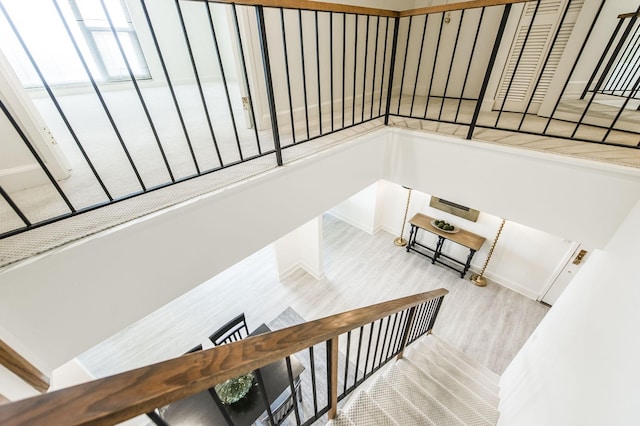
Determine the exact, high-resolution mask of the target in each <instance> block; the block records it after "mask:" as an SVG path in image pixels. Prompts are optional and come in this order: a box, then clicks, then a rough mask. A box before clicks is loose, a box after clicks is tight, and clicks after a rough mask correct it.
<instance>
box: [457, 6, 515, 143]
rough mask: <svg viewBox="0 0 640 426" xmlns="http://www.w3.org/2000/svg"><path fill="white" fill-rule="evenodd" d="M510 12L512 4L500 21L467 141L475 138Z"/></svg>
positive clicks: (505, 9) (503, 13)
mask: <svg viewBox="0 0 640 426" xmlns="http://www.w3.org/2000/svg"><path fill="white" fill-rule="evenodd" d="M509 12H511V4H507V5H505V6H504V10H503V12H502V19H501V20H500V26H499V27H498V31H497V33H496V39H495V41H494V43H493V49H492V50H491V56H490V57H489V63H488V64H487V71H486V72H485V74H484V80H483V81H482V87H480V93H479V94H478V101H477V102H476V107H475V110H474V111H473V117H472V118H471V123H469V131H468V132H467V139H471V138H472V137H473V132H474V130H475V127H476V123H477V122H478V115H479V114H480V108H482V102H483V101H484V95H485V93H486V92H487V86H488V85H489V78H490V77H491V72H492V71H493V65H494V64H495V62H496V56H497V55H498V49H499V48H500V43H501V42H502V36H503V34H504V28H505V26H506V25H507V20H508V19H509Z"/></svg>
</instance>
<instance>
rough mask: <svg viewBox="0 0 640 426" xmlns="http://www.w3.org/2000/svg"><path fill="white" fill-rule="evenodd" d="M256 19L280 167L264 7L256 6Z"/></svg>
mask: <svg viewBox="0 0 640 426" xmlns="http://www.w3.org/2000/svg"><path fill="white" fill-rule="evenodd" d="M256 18H257V23H258V34H259V35H260V52H261V54H262V66H263V67H264V79H265V83H266V88H267V99H268V100H269V117H270V118H271V131H272V132H273V146H274V148H275V151H276V161H277V163H278V166H282V148H281V146H280V132H279V130H278V117H277V116H276V101H275V98H274V96H273V80H272V79H271V63H270V62H269V47H268V45H267V31H266V28H265V23H264V10H263V8H262V6H256Z"/></svg>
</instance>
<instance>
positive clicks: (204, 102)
mask: <svg viewBox="0 0 640 426" xmlns="http://www.w3.org/2000/svg"><path fill="white" fill-rule="evenodd" d="M174 3H175V6H176V12H177V13H178V19H179V20H180V26H181V27H182V35H183V37H184V41H185V43H186V44H187V51H188V52H189V59H190V60H191V68H192V69H193V75H194V77H195V79H196V84H197V86H198V93H199V94H200V102H202V108H203V109H204V115H205V117H206V119H207V126H208V128H209V133H210V134H211V139H212V140H213V147H214V149H215V151H216V155H217V157H218V161H219V162H220V167H223V166H224V162H223V161H222V155H221V154H220V148H219V147H218V141H217V139H216V135H215V132H214V131H213V123H211V116H210V115H209V107H208V106H207V100H206V99H205V96H204V90H203V89H202V83H201V82H200V75H199V74H198V67H197V66H196V60H195V58H194V57H193V50H192V49H191V42H190V41H189V34H187V27H186V26H185V23H184V17H183V16H182V8H181V7H180V3H179V2H178V0H174Z"/></svg>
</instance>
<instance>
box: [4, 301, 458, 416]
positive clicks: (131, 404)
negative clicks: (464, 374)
mask: <svg viewBox="0 0 640 426" xmlns="http://www.w3.org/2000/svg"><path fill="white" fill-rule="evenodd" d="M447 293H448V291H447V290H445V289H438V290H433V291H429V292H426V293H420V294H416V295H413V296H407V297H403V298H399V299H395V300H391V301H388V302H383V303H378V304H375V305H370V306H367V307H364V308H359V309H354V310H351V311H347V312H343V313H341V314H336V315H331V316H329V317H326V318H322V319H319V320H315V321H310V322H306V323H303V324H300V325H295V326H292V327H288V328H285V329H282V330H277V331H274V332H271V333H266V334H261V335H257V336H253V337H249V338H246V339H244V340H241V341H239V342H235V343H231V344H228V345H222V346H218V347H215V348H212V349H208V350H205V351H201V352H196V353H193V354H188V355H184V356H181V357H179V358H174V359H171V360H168V361H164V362H160V363H157V364H153V365H149V366H146V367H142V368H138V369H136V370H131V371H128V372H125V373H121V374H117V375H114V376H110V377H106V378H103V379H98V380H94V381H91V382H88V383H84V384H80V385H77V386H73V387H69V388H66V389H61V390H58V391H55V392H51V393H47V394H44V395H41V396H36V397H33V398H29V399H24V400H21V401H17V402H14V403H11V404H6V405H3V406H0V424H2V425H4V426H9V425H33V424H65V425H78V424H114V423H118V422H121V421H124V420H127V419H130V418H132V417H135V416H137V415H140V414H144V413H147V412H149V411H151V410H153V409H155V408H157V407H161V406H164V405H167V404H169V403H171V402H173V401H176V400H179V399H182V398H186V397H188V396H190V395H193V394H196V393H198V392H202V391H204V390H206V389H208V388H210V387H213V386H214V385H216V384H218V383H220V382H222V381H224V380H227V379H230V378H232V377H236V376H239V375H241V374H245V373H247V372H249V371H253V370H255V369H257V368H260V367H264V366H265V365H267V364H270V363H272V362H274V361H276V360H279V359H282V358H284V357H286V356H288V355H292V354H294V353H296V352H299V351H301V350H303V349H306V348H308V347H311V346H313V345H316V344H318V343H321V342H325V341H327V340H330V339H334V338H336V337H337V336H339V335H341V334H343V333H346V332H347V331H350V330H353V329H356V328H359V327H362V326H364V325H366V324H369V323H371V322H373V321H376V320H378V319H380V318H384V317H387V316H389V315H393V314H395V313H396V312H400V311H403V310H405V309H408V308H411V307H414V306H417V305H420V304H421V303H424V302H427V301H429V300H433V299H437V298H439V297H442V296H444V295H446V294H447ZM336 340H337V339H336Z"/></svg>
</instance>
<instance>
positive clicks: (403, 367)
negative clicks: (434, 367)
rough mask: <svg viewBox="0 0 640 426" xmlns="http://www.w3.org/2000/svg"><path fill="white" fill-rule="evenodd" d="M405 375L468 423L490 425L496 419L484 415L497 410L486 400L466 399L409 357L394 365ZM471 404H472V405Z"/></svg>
mask: <svg viewBox="0 0 640 426" xmlns="http://www.w3.org/2000/svg"><path fill="white" fill-rule="evenodd" d="M395 367H397V368H398V370H399V371H401V372H402V373H404V374H405V376H406V377H407V378H408V379H409V380H411V381H412V382H414V383H416V385H417V386H418V387H420V388H422V389H424V391H425V392H428V393H429V394H431V395H432V396H433V397H434V398H436V399H437V400H438V401H440V402H441V403H442V404H443V405H445V406H446V407H447V408H449V409H450V410H451V411H452V412H453V413H454V414H455V415H456V416H458V417H459V418H460V419H461V420H462V421H463V422H465V423H466V424H469V425H471V424H473V425H490V424H495V421H492V420H489V419H488V418H486V417H484V416H483V415H482V412H486V411H495V410H493V409H492V407H490V406H489V405H488V404H487V403H486V402H484V401H481V400H480V401H478V400H477V399H474V400H472V401H465V400H463V399H462V398H461V397H460V396H458V395H456V393H454V392H453V391H452V390H450V389H448V388H447V387H446V386H445V385H443V384H442V383H440V382H439V381H438V380H436V379H435V378H433V377H432V376H430V375H429V374H427V373H426V372H424V371H422V370H421V369H420V368H419V367H418V366H416V365H415V364H414V363H413V362H411V361H410V360H408V359H401V360H399V361H398V362H396V364H395V365H394V368H395ZM470 404H471V405H470Z"/></svg>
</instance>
